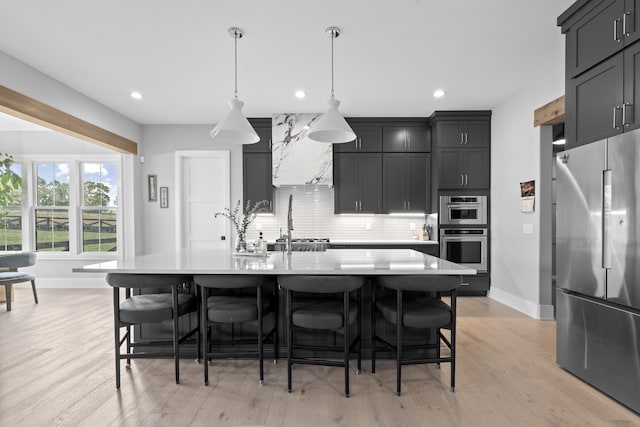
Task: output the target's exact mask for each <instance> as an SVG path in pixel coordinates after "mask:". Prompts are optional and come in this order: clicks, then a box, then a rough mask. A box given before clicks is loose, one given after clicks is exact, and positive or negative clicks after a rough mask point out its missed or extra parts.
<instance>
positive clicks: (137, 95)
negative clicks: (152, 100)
mask: <svg viewBox="0 0 640 427" xmlns="http://www.w3.org/2000/svg"><path fill="white" fill-rule="evenodd" d="M131 97H132V98H133V99H142V94H141V93H140V92H136V91H133V92H131Z"/></svg>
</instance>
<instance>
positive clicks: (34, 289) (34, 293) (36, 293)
mask: <svg viewBox="0 0 640 427" xmlns="http://www.w3.org/2000/svg"><path fill="white" fill-rule="evenodd" d="M31 290H32V291H33V300H34V301H35V302H36V304H37V303H38V291H36V281H35V279H34V280H32V281H31Z"/></svg>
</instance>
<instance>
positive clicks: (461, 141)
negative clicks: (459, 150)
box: [460, 132, 464, 145]
mask: <svg viewBox="0 0 640 427" xmlns="http://www.w3.org/2000/svg"><path fill="white" fill-rule="evenodd" d="M462 144H464V133H462V132H460V145H462Z"/></svg>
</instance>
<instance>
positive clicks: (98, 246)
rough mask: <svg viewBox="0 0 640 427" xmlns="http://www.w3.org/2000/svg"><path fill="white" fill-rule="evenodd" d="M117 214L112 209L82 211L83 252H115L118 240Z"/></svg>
mask: <svg viewBox="0 0 640 427" xmlns="http://www.w3.org/2000/svg"><path fill="white" fill-rule="evenodd" d="M116 235H117V234H116V212H115V211H114V210H110V209H86V210H83V211H82V250H83V251H85V252H114V251H116V250H117V249H118V242H117V239H116Z"/></svg>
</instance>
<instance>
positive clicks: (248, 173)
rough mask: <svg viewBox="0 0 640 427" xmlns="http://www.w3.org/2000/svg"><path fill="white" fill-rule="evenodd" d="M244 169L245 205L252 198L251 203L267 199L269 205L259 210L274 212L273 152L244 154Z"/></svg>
mask: <svg viewBox="0 0 640 427" xmlns="http://www.w3.org/2000/svg"><path fill="white" fill-rule="evenodd" d="M242 170H243V180H242V189H243V198H244V203H243V206H246V204H247V201H248V200H251V204H253V203H254V202H257V201H260V200H267V201H268V202H269V204H268V206H264V207H262V208H261V209H260V210H259V212H270V213H273V212H274V209H275V206H274V203H273V201H274V198H273V194H274V193H273V185H272V184H271V176H272V173H271V153H245V154H243V156H242Z"/></svg>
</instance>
